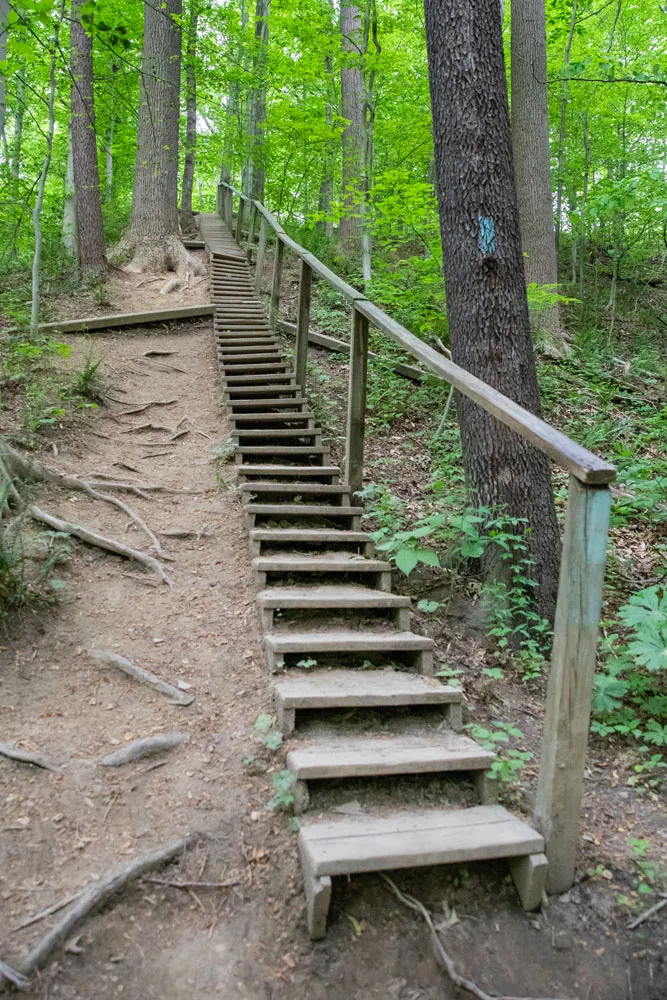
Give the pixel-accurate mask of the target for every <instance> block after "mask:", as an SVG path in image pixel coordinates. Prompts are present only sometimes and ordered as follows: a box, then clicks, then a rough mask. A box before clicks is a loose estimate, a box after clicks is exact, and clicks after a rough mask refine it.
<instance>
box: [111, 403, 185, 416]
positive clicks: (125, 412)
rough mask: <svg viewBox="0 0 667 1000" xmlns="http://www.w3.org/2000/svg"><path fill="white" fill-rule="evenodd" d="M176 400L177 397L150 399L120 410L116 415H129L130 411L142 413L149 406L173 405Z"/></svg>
mask: <svg viewBox="0 0 667 1000" xmlns="http://www.w3.org/2000/svg"><path fill="white" fill-rule="evenodd" d="M177 402H178V400H177V399H151V400H149V401H148V402H147V403H142V404H140V405H137V406H135V407H134V409H132V410H121V412H120V413H119V414H118V416H119V417H129V416H130V414H132V413H143V412H144V410H147V409H148V408H149V407H151V406H173V405H174V403H177Z"/></svg>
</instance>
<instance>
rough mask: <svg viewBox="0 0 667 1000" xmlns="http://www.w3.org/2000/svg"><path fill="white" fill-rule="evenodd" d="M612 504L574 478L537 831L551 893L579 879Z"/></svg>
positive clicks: (603, 489) (597, 489) (607, 495)
mask: <svg viewBox="0 0 667 1000" xmlns="http://www.w3.org/2000/svg"><path fill="white" fill-rule="evenodd" d="M610 502H611V496H610V492H609V489H608V488H606V487H592V486H584V485H582V484H581V483H580V482H579V481H578V480H577V479H576V478H575V476H574V475H573V476H570V489H569V493H568V501H567V516H566V520H565V537H564V539H563V553H562V558H561V569H560V583H559V588H558V604H557V608H556V621H555V625H554V643H553V651H552V655H551V670H550V673H549V686H548V691H547V703H546V711H545V718H544V735H543V738H542V757H541V761H540V772H539V779H538V786H537V796H536V802H535V814H534V819H535V823H536V825H537V826H538V828H539V829H540V830H541V832H542V833H543V834H544V837H545V839H546V841H547V851H546V853H547V857H548V859H549V873H548V876H547V888H548V891H549V892H565V891H566V890H567V889H569V888H570V886H571V885H572V882H573V879H574V869H575V861H576V854H577V845H578V842H579V819H580V810H581V796H582V792H583V780H584V764H585V760H586V744H587V740H588V725H589V720H590V705H591V691H592V687H593V676H594V674H595V666H596V655H595V654H596V645H597V633H598V621H599V617H600V605H601V603H602V585H603V580H604V566H605V558H606V547H607V529H608V524H609V507H610Z"/></svg>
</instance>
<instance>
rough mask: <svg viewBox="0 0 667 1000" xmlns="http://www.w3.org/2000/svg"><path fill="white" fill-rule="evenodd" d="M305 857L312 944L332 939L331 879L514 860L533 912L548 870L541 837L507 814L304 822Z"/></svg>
mask: <svg viewBox="0 0 667 1000" xmlns="http://www.w3.org/2000/svg"><path fill="white" fill-rule="evenodd" d="M299 851H300V854H301V864H302V868H303V874H304V882H305V890H306V899H307V903H308V930H309V931H310V936H311V937H312V938H322V937H324V935H325V933H326V920H327V913H328V910H329V902H330V899H331V876H332V875H354V874H357V873H359V872H375V871H387V870H391V869H394V868H422V867H425V866H428V865H443V864H462V863H466V862H470V861H485V860H490V859H493V858H509V859H510V871H511V873H512V878H513V879H514V883H515V885H516V888H517V891H518V893H519V897H520V899H521V903H522V905H523V907H524V909H526V910H534V909H537V907H538V906H539V905H540V903H541V901H542V893H543V891H544V882H545V878H546V868H547V859H546V857H545V856H544V854H543V853H542V852H543V851H544V840H543V838H542V837H541V835H540V834H539V833H537V831H536V830H533V829H532V827H530V826H529V825H528V824H527V823H524V822H522V821H521V820H518V819H516V817H514V816H512V814H511V813H509V812H508V811H507V810H506V809H504V808H503V807H502V806H473V807H472V808H470V809H459V810H446V809H434V810H419V811H417V810H415V811H406V812H398V813H396V812H395V813H393V814H392V815H390V816H386V815H384V816H373V815H369V816H360V817H355V818H354V819H351V818H349V817H346V818H344V819H326V818H325V819H322V820H317V821H314V822H312V823H306V822H304V823H302V826H301V832H300V833H299Z"/></svg>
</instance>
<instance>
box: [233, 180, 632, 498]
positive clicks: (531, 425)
mask: <svg viewBox="0 0 667 1000" xmlns="http://www.w3.org/2000/svg"><path fill="white" fill-rule="evenodd" d="M222 186H223V187H226V188H227V189H228V190H229V191H231V192H232V194H235V195H238V196H239V197H240V198H242V199H243V200H244V201H246V202H251V203H252V204H254V205H255V207H256V209H257V211H258V212H259V213H260V215H261V216H262V218H263V219H265V220H266V222H267V223H268V224H269V226H270V227H271V228H272V229H273V231H274V232H275V234H276V237H277V239H279V240H280V242H281V243H282V244H283V246H284V247H285V248H286V249H288V250H291V251H292V252H293V253H295V254H296V255H297V256H298V257H300V258H301V260H304V261H306V263H307V264H308V265H309V266H310V267H311V268H312V270H313V271H314V272H315V273H316V274H318V275H319V276H320V277H321V278H324V280H325V281H326V282H327V283H328V284H329V285H331V287H332V288H334V289H335V290H336V291H337V292H339V293H340V294H341V295H343V296H345V298H346V299H347V300H348V301H349V302H351V303H352V304H353V305H354V307H355V309H357V310H358V311H359V312H360V313H361V314H362V315H363V316H365V317H366V319H367V320H368V321H369V322H370V323H372V325H373V326H375V327H377V328H378V330H382V332H383V333H385V334H387V336H388V337H390V338H391V339H392V340H393V341H394V342H395V343H397V344H399V345H400V346H401V347H402V348H403V349H404V350H405V351H407V353H408V354H411V355H412V356H413V357H414V358H416V359H417V360H418V361H420V362H421V363H422V364H423V365H424V366H425V367H426V368H428V369H429V370H430V371H432V372H434V373H435V374H436V375H438V376H440V378H443V379H445V381H447V382H449V383H450V385H453V386H454V387H455V388H456V389H458V391H459V392H461V393H463V395H464V396H468V398H469V399H472V400H473V402H475V403H477V405H478V406H481V407H482V409H484V410H486V411H487V412H488V413H492V414H493V416H494V417H496V418H497V419H498V420H500V421H501V422H502V423H504V424H507V426H508V427H511V429H512V430H513V431H516V433H517V434H519V435H521V437H524V438H526V439H527V440H528V441H530V442H531V444H533V445H534V446H535V447H536V448H538V449H539V450H540V451H543V452H544V453H545V454H547V455H548V456H549V458H551V459H552V460H553V461H554V462H555V463H556V464H557V465H560V466H561V468H563V469H566V470H567V471H568V472H569V473H571V474H572V475H573V476H575V477H576V478H577V479H578V480H579V481H580V482H582V483H588V484H591V485H600V484H604V483H611V482H613V481H614V479H615V478H616V467H615V466H614V465H612V464H611V463H610V462H606V461H605V460H604V459H603V458H600V457H599V456H598V455H595V454H594V453H593V452H592V451H588V449H587V448H583V447H582V446H581V445H579V444H577V443H576V442H575V441H572V440H571V438H569V437H568V436H567V435H566V434H563V432H562V431H559V430H557V429H556V428H555V427H552V426H551V424H548V423H547V422H546V420H542V419H541V418H540V417H536V416H535V414H534V413H531V412H530V411H529V410H526V409H524V407H523V406H519V404H518V403H515V402H514V400H512V399H510V398H509V397H508V396H505V395H503V393H502V392H498V391H497V390H496V389H494V388H492V386H490V385H487V384H486V382H483V381H482V380H481V379H479V378H477V377H476V376H475V375H472V374H471V373H470V372H468V371H466V370H465V369H464V368H461V367H459V365H456V364H454V362H453V361H450V360H449V359H448V358H446V357H445V356H444V354H440V352H439V351H436V350H434V348H432V347H429V345H428V344H426V343H425V342H424V341H423V340H420V339H419V337H415V335H414V334H413V333H410V331H409V330H406V328H405V327H404V326H401V324H400V323H397V322H396V320H395V319H392V318H391V316H388V315H387V314H386V313H385V312H384V311H383V310H382V309H380V308H379V307H378V306H376V305H374V304H373V303H372V302H371V301H370V300H369V299H368V298H367V296H366V295H365V294H364V292H360V291H358V290H357V289H356V288H353V287H352V285H349V284H348V283H347V282H346V281H343V279H342V278H339V277H338V275H337V274H334V272H333V271H332V270H331V269H330V268H328V267H327V266H326V264H323V263H322V261H321V260H318V258H317V257H315V256H314V254H312V253H310V251H308V250H306V249H305V247H302V246H301V245H300V244H299V243H297V242H296V241H295V240H293V239H291V237H289V236H288V235H287V234H286V233H285V230H284V229H283V228H282V226H281V225H280V223H279V222H278V221H277V219H276V218H275V216H274V215H272V214H271V212H269V211H268V209H266V208H265V207H264V205H262V203H261V202H259V201H252V199H251V198H249V197H248V196H247V195H245V194H243V193H242V192H241V191H238V190H237V189H236V188H234V187H232V185H231V184H224V183H223V184H222Z"/></svg>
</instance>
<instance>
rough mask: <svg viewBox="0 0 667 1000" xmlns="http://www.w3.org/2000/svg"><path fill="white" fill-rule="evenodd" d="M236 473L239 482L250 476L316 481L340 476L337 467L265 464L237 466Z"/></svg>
mask: <svg viewBox="0 0 667 1000" xmlns="http://www.w3.org/2000/svg"><path fill="white" fill-rule="evenodd" d="M238 473H239V480H240V481H241V482H242V481H243V480H244V479H248V478H250V477H251V476H252V477H254V476H260V477H261V478H262V479H264V478H266V477H267V476H275V477H276V478H282V477H283V476H286V477H287V478H288V479H291V478H294V477H295V476H304V477H306V478H317V479H327V478H329V477H330V478H332V479H333V478H336V477H338V476H339V475H340V469H339V467H338V466H337V465H269V464H268V463H267V464H266V465H239V468H238ZM253 481H254V480H253Z"/></svg>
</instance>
